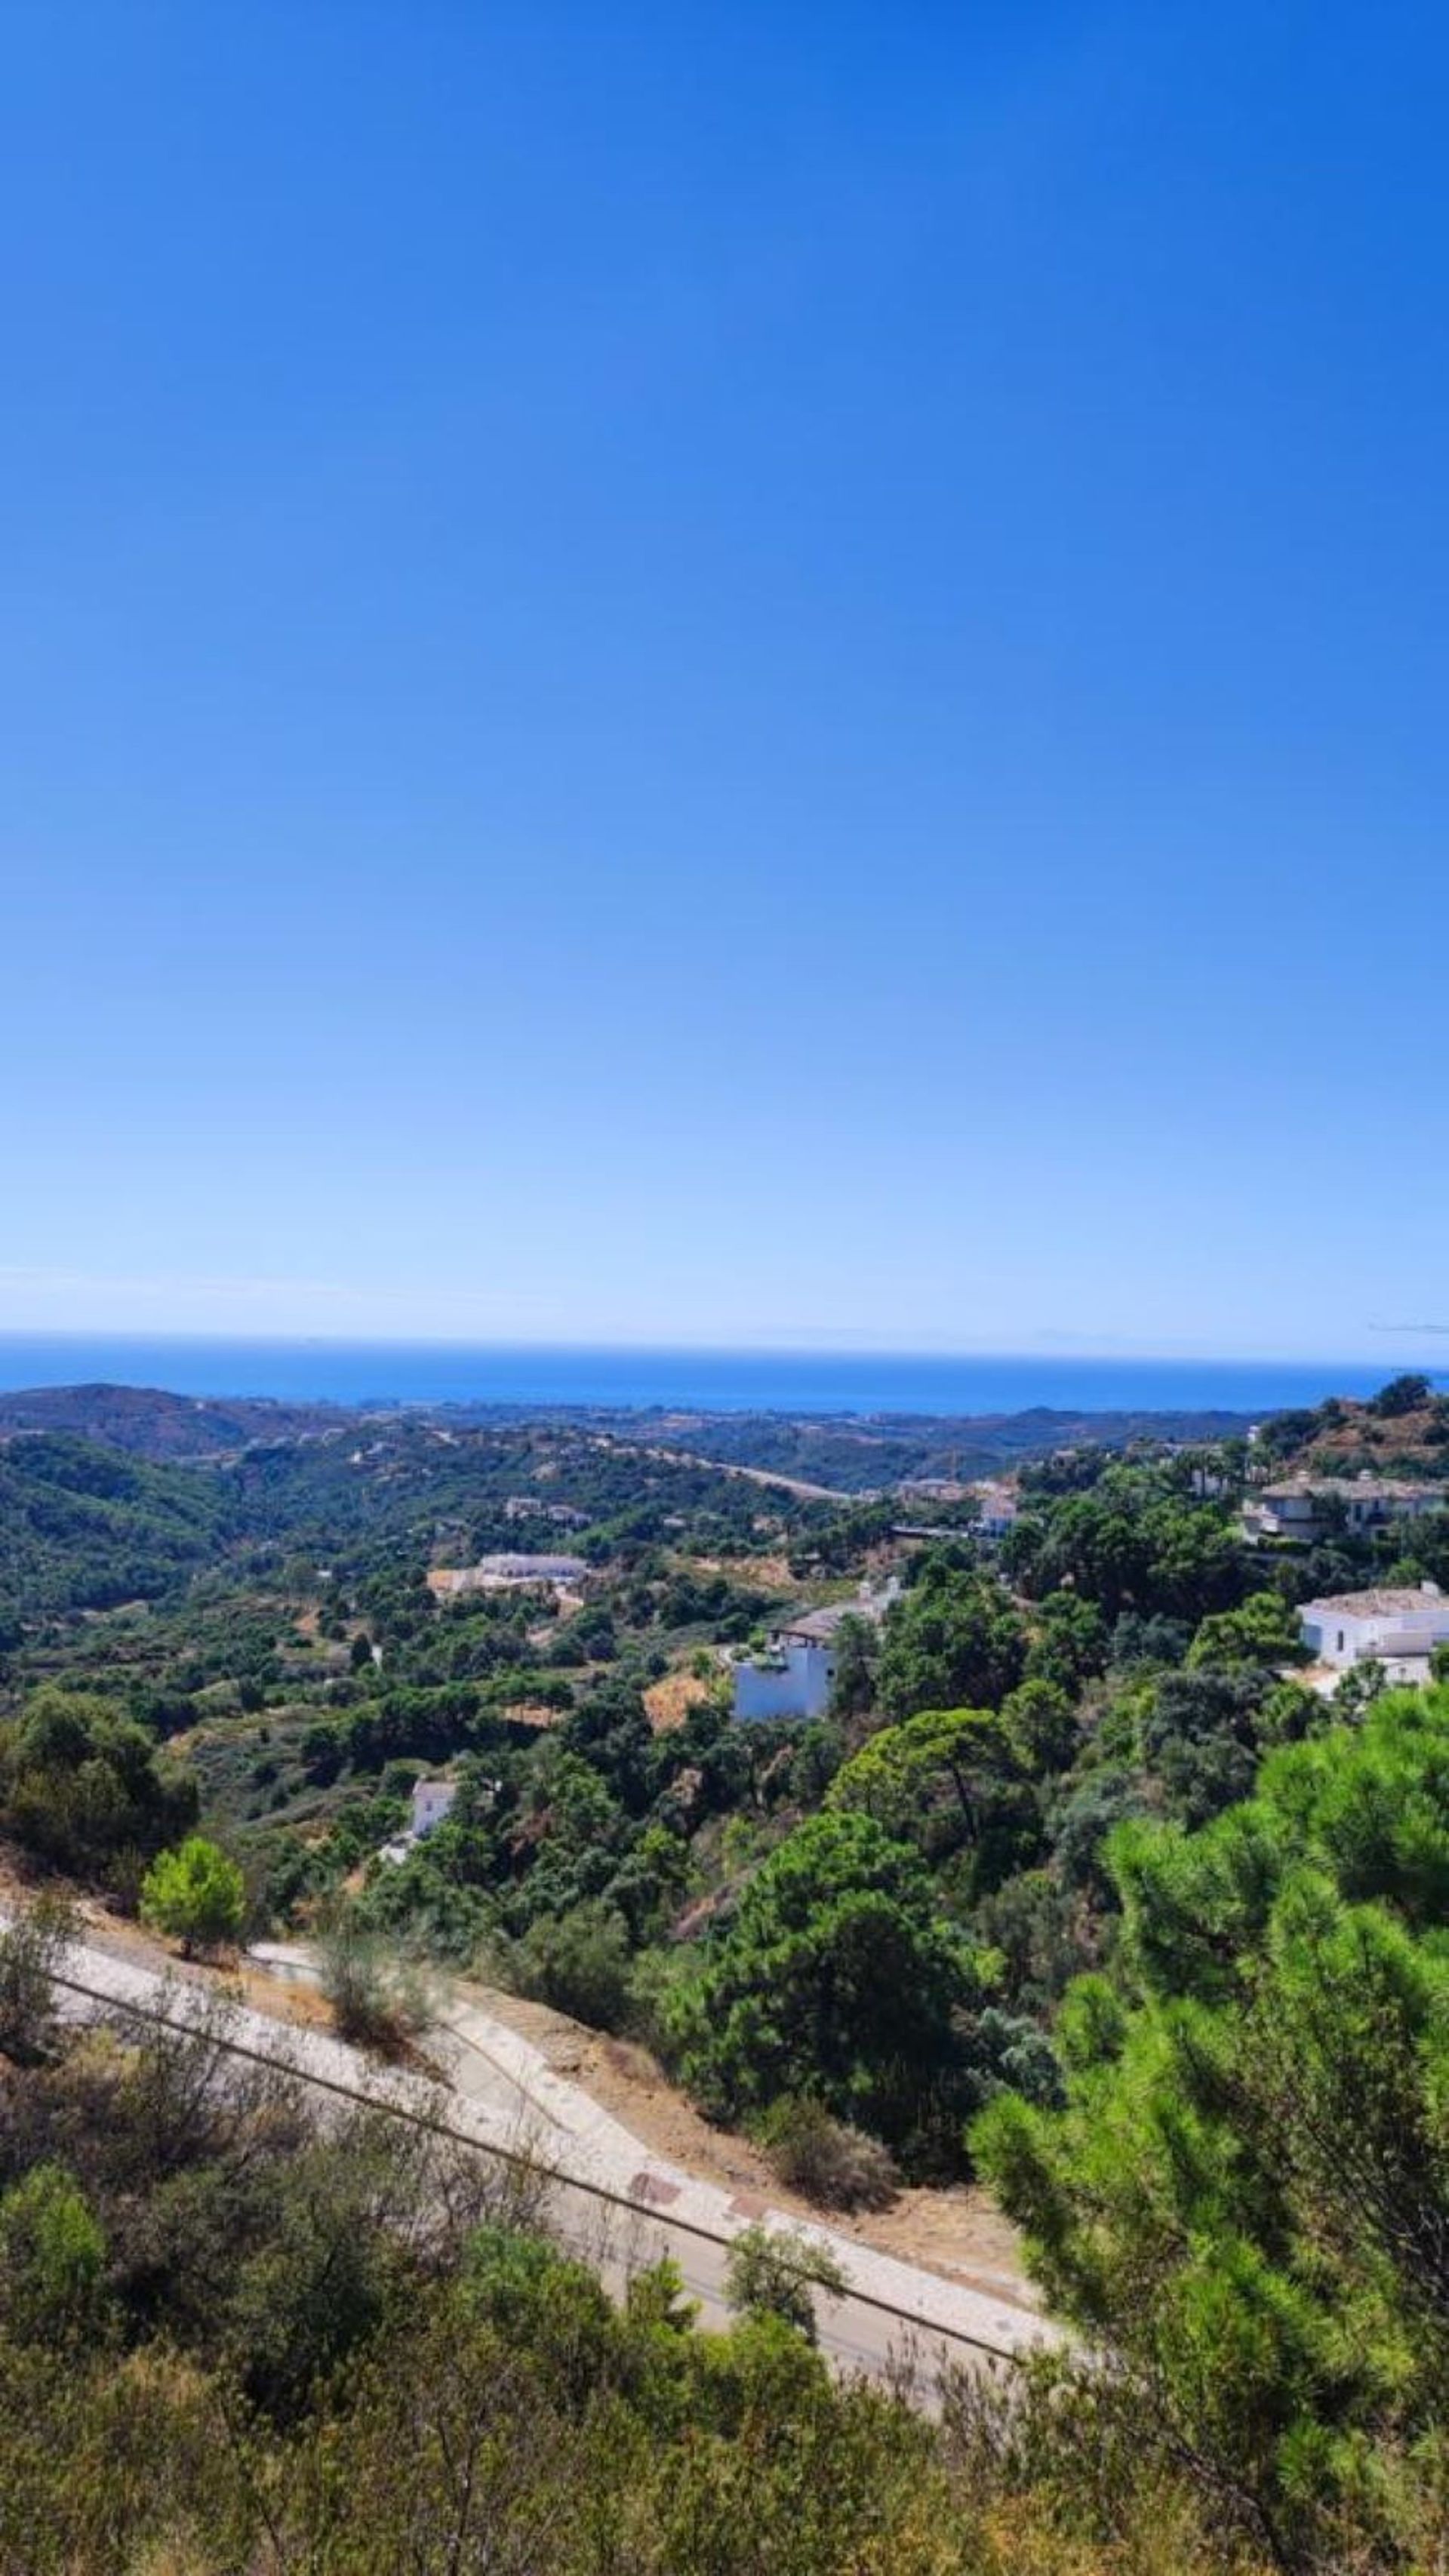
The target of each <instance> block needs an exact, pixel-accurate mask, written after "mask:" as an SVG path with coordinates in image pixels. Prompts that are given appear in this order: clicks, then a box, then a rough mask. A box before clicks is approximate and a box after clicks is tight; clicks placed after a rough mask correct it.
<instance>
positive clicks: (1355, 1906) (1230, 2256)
mask: <svg viewBox="0 0 1449 2576" xmlns="http://www.w3.org/2000/svg"><path fill="white" fill-rule="evenodd" d="M1111 1857H1112V1867H1113V1870H1114V1874H1115V1876H1116V1880H1117V1884H1118V1888H1119V1891H1120V1894H1121V1898H1122V1902H1123V1906H1124V1912H1125V1926H1124V1939H1123V1944H1122V1951H1121V1972H1120V1976H1119V1979H1118V1980H1117V1982H1115V1983H1108V1982H1107V1981H1105V1980H1102V1979H1094V1980H1088V1981H1086V1982H1084V1983H1083V1984H1081V1985H1079V1986H1078V1987H1076V1988H1075V1989H1074V1990H1073V1992H1072V1994H1071V1995H1070V1997H1069V1999H1068V2003H1067V2006H1066V2009H1065V2012H1064V2016H1063V2023H1062V2045H1063V2048H1064V2050H1065V2052H1066V2054H1067V2057H1068V2061H1069V2064H1070V2067H1071V2076H1070V2100H1069V2103H1068V2106H1067V2108H1066V2109H1065V2110H1064V2111H1062V2112H1061V2113H1060V2114H1050V2113H1043V2112H1041V2111H1036V2110H1032V2109H1030V2108H1028V2107H1027V2106H1026V2105H1024V2104H1022V2103H1021V2102H1019V2101H1013V2100H1003V2101H1000V2102H998V2103H996V2104H995V2105H994V2106H992V2107H991V2108H990V2109H989V2110H988V2111H987V2112H986V2113H985V2114H984V2116H983V2118H982V2120H981V2121H980V2122H979V2124H978V2128H977V2147H978V2152H979V2153H980V2155H981V2157H982V2158H983V2160H984V2162H985V2163H986V2165H987V2167H988V2169H989V2170H990V2171H991V2173H992V2174H993V2175H994V2177H995V2179H996V2181H997V2183H998V2186H999V2188H1000V2190H1001V2192H1002V2194H1003V2197H1004V2199H1005V2201H1006V2205H1007V2207H1008V2208H1009V2209H1010V2210H1011V2212H1012V2213H1013V2215H1015V2216H1016V2217H1018V2218H1019V2219H1020V2220H1021V2221H1022V2222H1023V2223H1024V2225H1025V2226H1026V2227H1027V2228H1028V2230H1029V2232H1030V2238H1031V2244H1032V2249H1033V2255H1034V2259H1035V2261H1036V2263H1037V2265H1038V2267H1039V2269H1040V2273H1041V2277H1042V2279H1043V2281H1044V2283H1045V2285H1046V2287H1047V2288H1048V2290H1049V2292H1050V2294H1051V2296H1052V2297H1053V2298H1054V2299H1055V2300H1057V2301H1058V2302H1059V2303H1060V2304H1061V2305H1062V2306H1063V2307H1064V2308H1065V2309H1066V2310H1067V2311H1068V2313H1069V2314H1071V2315H1072V2316H1074V2317H1076V2318H1077V2319H1078V2320H1079V2321H1080V2322H1081V2323H1082V2324H1083V2325H1084V2326H1086V2327H1087V2328H1089V2329H1090V2330H1091V2331H1092V2332H1093V2333H1095V2334H1099V2335H1102V2336H1104V2337H1105V2338H1106V2339H1107V2340H1108V2342H1109V2343H1110V2345H1111V2346H1112V2348H1113V2349H1114V2351H1115V2352H1116V2353H1117V2355H1118V2356H1119V2357H1120V2359H1121V2361H1122V2362H1123V2364H1124V2366H1125V2367H1126V2369H1127V2370H1128V2372H1129V2373H1130V2374H1131V2376H1132V2377H1133V2378H1134V2380H1135V2381H1136V2382H1138V2383H1139V2384H1140V2387H1141V2390H1142V2392H1143V2400H1144V2405H1146V2406H1150V2408H1151V2410H1152V2413H1153V2417H1154V2419H1155V2420H1158V2421H1160V2422H1161V2423H1162V2424H1163V2425H1164V2426H1165V2428H1166V2430H1167V2432H1168V2433H1169V2435H1170V2436H1171V2438H1172V2439H1173V2441H1174V2442H1175V2443H1176V2444H1177V2445H1178V2446H1179V2448H1180V2449H1181V2450H1183V2451H1184V2452H1186V2453H1187V2454H1189V2455H1190V2456H1191V2457H1192V2459H1193V2461H1194V2463H1195V2466H1196V2469H1197V2472H1198V2474H1199V2475H1200V2476H1201V2477H1202V2479H1203V2480H1204V2481H1205V2482H1206V2483H1207V2485H1208V2486H1209V2487H1210V2488H1211V2490H1212V2492H1213V2493H1214V2495H1215V2496H1216V2498H1217V2499H1218V2502H1219V2505H1220V2507H1221V2509H1222V2510H1223V2511H1224V2513H1225V2514H1227V2515H1229V2516H1230V2517H1232V2518H1233V2519H1234V2520H1236V2521H1238V2522H1239V2523H1240V2524H1241V2525H1242V2527H1243V2528H1244V2529H1245V2530H1246V2532H1247V2533H1248V2535H1249V2536H1250V2537H1251V2538H1252V2539H1253V2540H1254V2541H1255V2542H1256V2543H1257V2544H1258V2545H1260V2546H1262V2547H1264V2548H1265V2549H1266V2550H1267V2551H1268V2552H1269V2553H1270V2554H1273V2555H1275V2556H1277V2557H1278V2558H1279V2559H1280V2560H1281V2562H1282V2563H1283V2564H1284V2565H1286V2566H1291V2567H1300V2566H1301V2567H1314V2568H1325V2569H1326V2568H1328V2567H1330V2566H1337V2565H1339V2564H1341V2563H1343V2562H1342V2561H1341V2560H1340V2558H1339V2556H1338V2555H1337V2554H1336V2553H1337V2552H1338V2550H1339V2549H1340V2547H1341V2545H1342V2531H1343V2527H1344V2524H1345V2521H1346V2519H1347V2518H1349V2517H1355V2516H1366V2517H1367V2519H1368V2520H1369V2522H1370V2524H1371V2525H1372V2526H1374V2529H1375V2540H1374V2547H1375V2549H1382V2550H1383V2551H1384V2553H1385V2555H1384V2558H1383V2562H1382V2563H1385V2564H1388V2563H1392V2562H1393V2543H1392V2533H1393V2524H1394V2517H1395V2514H1396V2511H1398V2510H1399V2509H1400V2508H1401V2507H1402V2503H1403V2498H1402V2495H1398V2496H1396V2493H1395V2486H1394V2477H1395V2473H1394V2472H1393V2471H1392V2470H1391V2468H1390V2465H1389V2464H1390V2463H1391V2462H1392V2461H1395V2460H1398V2461H1407V2460H1408V2458H1410V2457H1411V2456H1412V2454H1413V2452H1414V2449H1415V2447H1416V2445H1418V2444H1419V2443H1421V2442H1422V2441H1423V2440H1424V2439H1425V2438H1426V2437H1427V2436H1428V2435H1429V2434H1430V2432H1431V2431H1432V2430H1433V2429H1434V2428H1435V2427H1436V2425H1437V2424H1438V2422H1439V2421H1440V2418H1441V2416H1442V2411H1443V2407H1444V2404H1445V2400H1446V2395H1449V2268H1446V2264H1445V2257H1444V2247H1445V2245H1446V2243H1449V2134H1446V2130H1445V2123H1444V2104H1445V2100H1446V2097H1449V1954H1446V1948H1445V1930H1446V1926H1449V1690H1445V1689H1443V1688H1438V1689H1435V1690H1433V1691H1431V1692H1427V1693H1423V1694H1414V1693H1398V1694H1391V1695H1389V1696H1387V1697H1385V1698H1383V1699H1381V1700H1379V1701H1378V1702H1377V1704H1376V1705H1375V1707H1374V1708H1373V1709H1372V1711H1371V1712H1370V1713H1369V1715H1368V1717H1367V1718H1366V1719H1365V1721H1364V1724H1363V1726H1362V1728H1361V1730H1357V1731H1349V1730H1338V1731H1335V1732H1333V1733H1331V1734H1328V1735H1324V1736H1321V1737H1319V1738H1317V1739H1316V1740H1314V1741H1311V1742H1306V1743H1302V1744H1298V1745H1293V1746H1290V1747H1287V1748H1285V1749H1284V1750H1281V1751H1279V1752H1277V1753H1275V1754H1273V1755H1272V1756H1270V1758H1269V1759H1268V1761H1267V1762H1266V1764H1265V1766H1264V1769H1263V1773H1262V1777H1261V1781H1260V1785H1259V1788H1258V1792H1257V1794H1256V1796H1255V1797H1254V1798H1253V1799H1252V1800H1251V1801H1250V1802H1249V1803H1247V1804H1245V1805H1242V1806H1239V1807H1236V1808H1233V1809H1232V1810H1230V1811H1229V1812H1228V1813H1226V1814H1224V1815H1223V1816H1221V1817H1219V1818H1218V1819H1217V1821H1216V1822H1214V1823H1213V1824H1211V1825H1210V1826H1208V1827H1207V1828H1205V1829H1204V1830H1203V1831H1201V1832H1199V1833H1196V1834H1190V1833H1185V1832H1183V1831H1182V1829H1181V1828H1180V1827H1176V1826H1149V1825H1147V1824H1143V1823H1138V1824H1133V1825H1129V1826H1124V1827H1122V1828H1121V1830H1120V1831H1119V1832H1118V1834H1117V1836H1116V1838H1115V1840H1114V1843H1113V1845H1112V1855H1111ZM1354 2563H1355V2564H1358V2563H1360V2562H1359V2561H1358V2560H1355V2561H1354ZM1362 2563H1364V2564H1370V2563H1371V2564H1373V2565H1375V2566H1377V2565H1379V2564H1380V2563H1381V2561H1380V2557H1379V2556H1378V2555H1373V2556H1372V2557H1366V2558H1365V2559H1364V2560H1363V2561H1362Z"/></svg>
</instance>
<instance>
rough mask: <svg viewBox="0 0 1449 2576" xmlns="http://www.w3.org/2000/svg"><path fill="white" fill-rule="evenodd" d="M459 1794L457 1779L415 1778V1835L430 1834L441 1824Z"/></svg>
mask: <svg viewBox="0 0 1449 2576" xmlns="http://www.w3.org/2000/svg"><path fill="white" fill-rule="evenodd" d="M457 1794H458V1783H457V1781H456V1780H415V1781H414V1782H413V1837H414V1839H415V1840H417V1839H419V1838H420V1837H421V1836H422V1835H423V1834H430V1833H431V1832H432V1830H433V1827H434V1825H440V1824H441V1823H442V1821H443V1818H444V1817H445V1816H446V1815H447V1813H448V1811H449V1809H450V1808H451V1806H452V1804H453V1800H454V1799H455V1798H456V1797H457Z"/></svg>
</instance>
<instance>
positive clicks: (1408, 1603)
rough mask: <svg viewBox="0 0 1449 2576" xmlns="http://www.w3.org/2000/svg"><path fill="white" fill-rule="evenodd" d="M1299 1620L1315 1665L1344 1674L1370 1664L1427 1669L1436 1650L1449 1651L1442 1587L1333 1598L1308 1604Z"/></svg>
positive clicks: (1416, 1675)
mask: <svg viewBox="0 0 1449 2576" xmlns="http://www.w3.org/2000/svg"><path fill="white" fill-rule="evenodd" d="M1298 1616H1299V1620H1300V1622H1301V1626H1302V1635H1303V1643H1304V1645H1305V1646H1306V1647H1307V1648H1308V1651H1309V1653H1310V1654H1311V1655H1312V1656H1313V1658H1314V1661H1315V1662H1316V1663H1319V1664H1327V1665H1330V1666H1332V1667H1333V1669H1334V1670H1335V1671H1339V1672H1349V1671H1351V1670H1352V1668H1353V1666H1354V1665H1355V1664H1362V1663H1367V1662H1369V1661H1373V1662H1375V1663H1382V1664H1387V1665H1388V1666H1389V1668H1390V1670H1391V1672H1394V1671H1396V1670H1397V1668H1398V1667H1400V1666H1404V1665H1408V1666H1410V1667H1412V1666H1414V1665H1418V1666H1420V1667H1424V1666H1427V1663H1428V1658H1429V1656H1430V1655H1431V1654H1432V1653H1433V1651H1434V1648H1435V1647H1436V1646H1443V1645H1449V1594H1445V1593H1443V1592H1441V1591H1440V1589H1439V1586H1438V1584H1437V1583H1420V1584H1414V1585H1404V1586H1402V1587H1399V1588H1391V1589H1387V1590H1379V1591H1368V1592H1337V1593H1331V1594H1329V1595H1328V1596H1327V1597H1326V1598H1325V1599H1324V1600H1322V1601H1305V1602H1304V1604H1303V1607H1302V1609H1301V1610H1300V1612H1299V1614H1298ZM1422 1677H1423V1674H1422V1671H1419V1672H1415V1671H1413V1670H1410V1671H1408V1672H1406V1673H1405V1674H1404V1675H1403V1678H1405V1679H1409V1680H1418V1679H1422Z"/></svg>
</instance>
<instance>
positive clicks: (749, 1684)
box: [734, 1582, 900, 1721]
mask: <svg viewBox="0 0 1449 2576" xmlns="http://www.w3.org/2000/svg"><path fill="white" fill-rule="evenodd" d="M899 1590H900V1586H899V1584H898V1583H896V1582H890V1583H887V1584H885V1585H884V1586H883V1587H882V1588H881V1590H880V1591H878V1592H861V1593H859V1594H857V1596H856V1598H855V1599H854V1600H853V1601H834V1602H831V1603H830V1604H829V1605H828V1606H827V1607H826V1608H825V1609H823V1610H802V1611H799V1612H797V1613H796V1614H795V1615H794V1616H793V1617H791V1618H789V1619H782V1620H781V1621H780V1623H779V1626H778V1627H776V1628H775V1629H773V1630H772V1632H771V1635H770V1642H769V1644H768V1646H767V1647H766V1649H765V1652H764V1653H763V1654H762V1655H745V1656H742V1657H740V1658H739V1660H738V1661H737V1662H736V1664H735V1667H734V1684H735V1703H734V1713H735V1715H736V1717H738V1718H743V1719H745V1720H746V1721H758V1720H760V1719H763V1718H771V1717H777V1718H778V1717H788V1718H796V1717H800V1718H810V1717H823V1716H824V1715H825V1712H826V1710H827V1709H828V1708H829V1706H830V1694H831V1692H832V1690H833V1689H834V1687H835V1664H836V1640H837V1637H838V1635H839V1631H840V1629H841V1627H842V1625H843V1623H844V1622H845V1621H846V1620H847V1619H867V1620H869V1621H870V1622H871V1623H872V1625H877V1624H878V1623H879V1622H880V1621H881V1620H882V1619H883V1618H884V1617H885V1614H886V1612H887V1610H888V1609H889V1608H890V1605H891V1603H892V1601H893V1600H894V1599H895V1598H896V1596H897V1594H898V1592H899Z"/></svg>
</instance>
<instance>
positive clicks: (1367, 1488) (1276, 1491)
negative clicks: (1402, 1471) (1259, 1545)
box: [1243, 1475, 1449, 1547]
mask: <svg viewBox="0 0 1449 2576" xmlns="http://www.w3.org/2000/svg"><path fill="white" fill-rule="evenodd" d="M1446 1506H1449V1485H1427V1484H1417V1483H1414V1484H1411V1483H1409V1482H1408V1481H1407V1480H1406V1479H1405V1478H1403V1477H1401V1476H1370V1475H1363V1476H1287V1477H1285V1478H1284V1479H1283V1481H1282V1483H1281V1484H1277V1485H1263V1486H1260V1487H1259V1489H1258V1491H1257V1493H1255V1494H1250V1495H1249V1496H1248V1498H1247V1500H1246V1502H1245V1503H1244V1505H1243V1536H1244V1537H1245V1538H1247V1539H1252V1540H1254V1541H1263V1540H1267V1541H1268V1542H1269V1543H1270V1544H1275V1543H1276V1544H1277V1545H1280V1546H1281V1545H1285V1544H1289V1545H1291V1544H1293V1543H1295V1542H1296V1543H1297V1544H1298V1545H1299V1546H1300V1547H1309V1546H1311V1545H1312V1543H1313V1541H1314V1540H1315V1539H1316V1538H1318V1537H1320V1536H1321V1535H1322V1534H1323V1532H1324V1531H1325V1530H1327V1529H1328V1527H1329V1526H1330V1524H1331V1522H1332V1519H1333V1516H1334V1511H1335V1507H1341V1509H1342V1512H1343V1524H1342V1525H1343V1526H1344V1527H1345V1528H1347V1529H1348V1530H1349V1531H1350V1532H1351V1533H1352V1534H1353V1536H1354V1537H1355V1538H1364V1537H1367V1536H1369V1535H1370V1534H1371V1533H1372V1532H1373V1531H1374V1530H1380V1529H1386V1528H1387V1527H1388V1524H1389V1523H1390V1521H1419V1520H1423V1519H1424V1518H1425V1516H1426V1515H1427V1514H1428V1513H1430V1512H1441V1511H1443V1510H1444V1509H1445V1508H1446Z"/></svg>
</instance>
